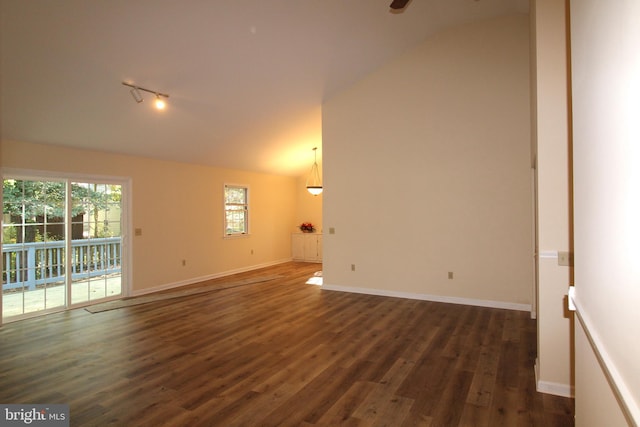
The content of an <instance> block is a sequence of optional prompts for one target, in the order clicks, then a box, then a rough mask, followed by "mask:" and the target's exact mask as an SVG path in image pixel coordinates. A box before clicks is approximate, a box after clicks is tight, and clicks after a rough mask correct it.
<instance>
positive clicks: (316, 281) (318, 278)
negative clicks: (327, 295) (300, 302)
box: [307, 271, 322, 286]
mask: <svg viewBox="0 0 640 427" xmlns="http://www.w3.org/2000/svg"><path fill="white" fill-rule="evenodd" d="M307 285H316V286H322V271H316V272H315V273H313V277H310V278H309V280H307Z"/></svg>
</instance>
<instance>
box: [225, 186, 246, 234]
mask: <svg viewBox="0 0 640 427" xmlns="http://www.w3.org/2000/svg"><path fill="white" fill-rule="evenodd" d="M248 192H249V190H248V188H247V187H243V186H239V185H225V186H224V232H225V235H227V236H233V235H237V234H247V233H248V232H249V200H248V199H249V197H248Z"/></svg>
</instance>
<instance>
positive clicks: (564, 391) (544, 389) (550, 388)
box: [533, 359, 575, 397]
mask: <svg viewBox="0 0 640 427" xmlns="http://www.w3.org/2000/svg"><path fill="white" fill-rule="evenodd" d="M533 371H534V373H535V376H536V391H538V392H540V393H545V394H553V395H554V396H561V397H575V390H574V387H573V386H572V385H569V384H560V383H554V382H551V381H540V369H539V368H538V359H536V364H535V365H534V366H533Z"/></svg>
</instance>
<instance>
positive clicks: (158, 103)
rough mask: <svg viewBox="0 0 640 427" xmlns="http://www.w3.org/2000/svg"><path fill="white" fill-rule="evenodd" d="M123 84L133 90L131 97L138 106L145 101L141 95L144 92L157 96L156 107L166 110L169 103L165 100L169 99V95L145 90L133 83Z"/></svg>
mask: <svg viewBox="0 0 640 427" xmlns="http://www.w3.org/2000/svg"><path fill="white" fill-rule="evenodd" d="M122 84H123V85H125V86H128V87H130V88H131V90H130V91H129V92H131V96H132V97H133V99H134V100H135V101H136V102H137V103H138V104H140V103H141V102H142V101H144V99H143V98H142V94H141V93H140V91H143V92H148V93H152V94H154V95H155V96H156V99H155V102H154V105H155V107H156V108H157V109H158V110H164V109H165V108H166V106H167V102H166V101H165V100H164V99H163V98H169V95H168V94H166V93H161V92H157V91H155V90H151V89H145V88H143V87H140V86H136V85H134V84H132V83H127V82H122Z"/></svg>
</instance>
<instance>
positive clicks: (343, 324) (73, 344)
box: [0, 263, 573, 427]
mask: <svg viewBox="0 0 640 427" xmlns="http://www.w3.org/2000/svg"><path fill="white" fill-rule="evenodd" d="M319 269H321V265H319V264H305V263H287V264H283V265H279V266H275V267H270V268H268V269H262V270H257V271H255V272H251V273H244V274H240V275H236V276H233V277H232V278H226V279H218V281H219V282H220V283H222V282H224V281H225V280H237V279H243V278H248V277H252V276H260V275H262V276H264V275H270V274H279V275H282V276H284V278H282V279H278V280H275V281H270V282H265V283H258V284H252V285H247V286H240V287H236V288H232V289H226V290H219V291H213V292H209V293H204V294H198V295H193V296H187V297H182V298H177V299H172V300H164V301H158V302H154V303H150V304H145V305H139V306H134V307H126V308H122V309H117V310H112V311H106V312H102V313H96V314H91V313H89V312H87V311H86V310H83V309H78V310H71V311H68V312H65V313H58V314H52V315H48V316H43V317H40V318H35V319H29V320H23V321H19V322H15V323H9V324H5V325H4V326H2V327H0V403H67V404H69V405H70V409H71V425H73V426H343V425H344V426H491V427H494V426H545V427H550V426H551V427H552V426H572V425H573V401H572V400H571V399H565V398H560V397H555V396H550V395H544V394H540V393H537V392H536V391H535V383H534V381H535V380H534V373H533V364H534V360H535V351H536V343H535V340H536V329H535V328H536V326H535V321H534V320H531V319H530V318H529V313H525V312H517V311H508V310H499V309H490V308H480V307H470V306H464V305H455V304H443V303H434V302H427V301H416V300H406V299H397V298H387V297H378V296H370V295H360V294H349V293H342V292H329V291H323V290H322V289H321V288H320V287H318V286H313V285H307V284H305V281H306V280H307V279H308V278H309V277H310V276H311V275H312V274H313V272H315V271H317V270H319ZM212 283H216V281H209V282H207V283H206V285H207V286H210V285H211V284H212Z"/></svg>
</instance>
